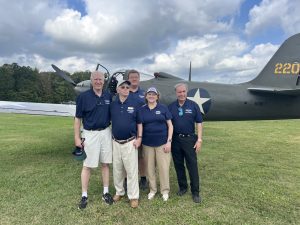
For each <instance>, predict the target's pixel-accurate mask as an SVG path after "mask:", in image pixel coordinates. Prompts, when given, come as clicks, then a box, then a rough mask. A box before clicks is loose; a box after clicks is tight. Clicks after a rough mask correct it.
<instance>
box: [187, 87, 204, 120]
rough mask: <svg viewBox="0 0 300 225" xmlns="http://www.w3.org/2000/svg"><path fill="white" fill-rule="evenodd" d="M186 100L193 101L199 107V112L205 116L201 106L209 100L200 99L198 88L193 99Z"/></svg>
mask: <svg viewBox="0 0 300 225" xmlns="http://www.w3.org/2000/svg"><path fill="white" fill-rule="evenodd" d="M187 98H188V99H190V100H192V101H194V102H196V103H197V104H198V105H199V107H200V111H201V112H202V113H203V114H205V113H204V110H203V107H202V105H203V104H204V103H205V102H207V101H209V100H210V98H201V96H200V92H199V88H198V90H197V91H196V93H195V95H194V97H187Z"/></svg>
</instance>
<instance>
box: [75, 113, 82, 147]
mask: <svg viewBox="0 0 300 225" xmlns="http://www.w3.org/2000/svg"><path fill="white" fill-rule="evenodd" d="M80 126H81V119H80V118H77V117H75V119H74V141H75V146H77V147H80V148H81V147H82V146H81V137H80Z"/></svg>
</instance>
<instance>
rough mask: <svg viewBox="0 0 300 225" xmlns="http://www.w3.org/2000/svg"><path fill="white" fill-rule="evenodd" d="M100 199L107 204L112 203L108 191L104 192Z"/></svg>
mask: <svg viewBox="0 0 300 225" xmlns="http://www.w3.org/2000/svg"><path fill="white" fill-rule="evenodd" d="M102 200H103V201H104V202H105V203H106V204H108V205H112V204H113V203H114V200H113V198H112V197H111V195H110V194H109V193H105V194H104V195H103V196H102Z"/></svg>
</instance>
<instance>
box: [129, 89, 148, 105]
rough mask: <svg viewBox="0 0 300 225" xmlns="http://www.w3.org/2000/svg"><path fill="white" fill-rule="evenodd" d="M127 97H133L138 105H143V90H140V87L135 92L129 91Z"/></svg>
mask: <svg viewBox="0 0 300 225" xmlns="http://www.w3.org/2000/svg"><path fill="white" fill-rule="evenodd" d="M129 98H132V99H134V100H135V101H136V102H137V103H138V104H139V106H143V105H145V104H146V103H145V91H144V90H142V89H141V88H140V87H139V88H138V89H137V91H136V92H131V91H130V93H129Z"/></svg>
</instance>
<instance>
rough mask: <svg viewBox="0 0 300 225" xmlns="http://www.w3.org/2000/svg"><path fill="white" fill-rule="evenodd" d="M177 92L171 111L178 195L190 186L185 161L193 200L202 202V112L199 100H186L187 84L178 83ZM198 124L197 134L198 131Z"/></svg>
mask: <svg viewBox="0 0 300 225" xmlns="http://www.w3.org/2000/svg"><path fill="white" fill-rule="evenodd" d="M175 92H176V96H177V100H176V101H175V102H173V103H171V104H170V105H169V110H170V112H171V114H172V123H173V126H174V133H173V143H172V157H173V161H174V166H175V170H176V174H177V179H178V185H179V191H178V192H177V195H179V196H182V195H184V194H185V193H186V192H187V188H188V184H187V178H186V173H185V166H184V160H185V162H186V167H187V169H188V172H189V176H190V181H191V192H192V198H193V201H194V202H195V203H200V202H201V198H200V195H199V191H200V188H199V186H200V181H199V180H200V179H199V174H198V163H197V153H198V152H199V151H200V149H201V144H202V139H201V137H202V115H201V112H200V108H199V106H198V105H197V103H195V102H194V101H191V100H189V99H187V92H188V87H187V85H186V84H184V83H179V84H177V85H176V86H175ZM195 124H196V127H197V134H198V135H196V134H195Z"/></svg>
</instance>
